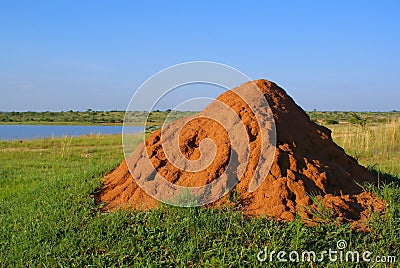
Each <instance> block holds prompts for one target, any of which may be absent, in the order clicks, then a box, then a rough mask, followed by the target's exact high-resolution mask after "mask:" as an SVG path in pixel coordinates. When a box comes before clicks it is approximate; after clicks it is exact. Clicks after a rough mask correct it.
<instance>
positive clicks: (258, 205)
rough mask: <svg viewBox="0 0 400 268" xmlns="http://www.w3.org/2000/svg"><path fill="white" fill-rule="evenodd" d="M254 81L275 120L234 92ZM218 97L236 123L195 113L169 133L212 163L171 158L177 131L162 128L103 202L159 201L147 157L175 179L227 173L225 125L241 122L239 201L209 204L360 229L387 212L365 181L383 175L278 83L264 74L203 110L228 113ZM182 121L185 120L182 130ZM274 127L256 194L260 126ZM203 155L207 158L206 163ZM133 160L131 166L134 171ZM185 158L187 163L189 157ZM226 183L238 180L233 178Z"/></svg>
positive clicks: (110, 177) (193, 180) (113, 177)
mask: <svg viewBox="0 0 400 268" xmlns="http://www.w3.org/2000/svg"><path fill="white" fill-rule="evenodd" d="M253 87H258V89H259V90H260V91H261V92H262V94H263V95H264V97H265V99H266V100H267V101H268V103H269V106H270V109H269V110H267V112H266V114H265V117H266V118H268V111H270V112H271V113H272V114H270V116H273V118H274V124H273V123H271V122H270V121H268V120H266V123H265V122H264V123H260V122H259V120H258V121H257V120H256V118H255V115H254V113H253V112H252V111H251V109H250V108H249V106H248V105H247V104H246V103H245V102H244V101H243V100H242V99H241V97H239V96H238V94H236V93H235V92H246V91H248V92H250V90H249V89H250V88H253ZM241 96H242V95H241ZM218 102H219V103H221V102H222V103H224V104H226V105H227V106H229V107H230V109H232V110H233V111H234V112H235V113H236V115H237V116H238V118H239V119H240V121H238V120H236V119H235V118H231V119H232V120H231V121H229V116H227V117H226V118H224V120H227V121H229V122H231V123H230V124H231V125H230V126H228V127H226V126H222V125H221V124H220V123H219V122H216V121H214V120H212V119H209V118H207V117H206V116H205V117H201V116H200V117H197V118H195V116H194V117H190V118H183V119H180V120H178V121H175V122H172V123H170V124H169V125H168V126H167V128H169V130H170V131H171V132H169V133H179V135H178V139H179V150H180V152H181V153H182V154H183V155H184V156H185V158H186V159H188V160H191V161H192V162H196V161H195V160H199V159H201V158H202V157H201V156H202V153H204V152H210V153H209V155H212V156H213V161H211V162H210V163H209V165H208V166H207V167H206V168H204V169H202V170H200V171H198V172H196V171H185V170H187V169H185V170H183V169H182V168H178V167H177V165H173V164H172V163H170V161H169V160H168V159H169V158H168V159H167V157H166V152H165V151H164V149H163V148H166V147H165V146H164V147H163V146H162V140H164V142H167V141H169V140H172V138H173V137H172V136H171V135H173V134H170V136H168V135H166V136H164V133H163V136H162V137H163V139H161V133H162V132H161V130H158V131H156V132H154V133H153V134H152V135H151V136H150V137H149V138H148V139H147V140H146V142H145V143H143V144H141V145H139V146H138V147H137V148H136V150H135V151H134V153H133V154H132V155H131V156H130V157H129V158H127V159H126V161H125V160H124V161H122V163H121V164H120V165H119V166H118V167H117V168H116V169H115V170H114V171H112V172H110V173H109V174H107V175H106V177H105V178H104V185H103V187H102V190H101V192H100V193H99V195H98V196H97V198H98V200H99V201H100V202H103V203H104V204H105V205H104V207H103V209H104V210H112V209H115V208H118V207H122V208H131V209H142V210H145V209H150V208H154V207H157V206H158V205H159V203H160V202H159V201H157V200H156V199H154V198H153V197H151V196H150V195H148V194H147V193H146V192H145V191H144V190H142V188H141V187H139V185H138V183H139V184H140V182H141V181H147V182H148V181H152V180H154V176H155V174H154V172H153V168H152V167H151V166H149V164H146V161H147V162H149V161H148V160H149V158H148V156H149V157H150V162H151V164H152V166H154V168H155V169H156V170H157V173H158V174H159V175H161V176H163V177H164V178H165V179H166V180H167V181H169V182H172V183H174V184H176V185H182V186H191V187H194V186H203V185H206V184H207V183H210V182H212V181H214V180H216V178H218V177H219V176H220V175H221V174H223V173H224V172H225V171H226V169H227V164H228V162H229V160H230V158H231V157H232V151H231V149H232V146H233V144H232V140H231V137H230V136H229V135H228V134H227V131H226V129H232V128H234V127H235V126H236V125H238V124H240V125H242V126H244V127H245V131H246V132H247V137H246V139H247V143H248V147H247V149H246V148H244V149H241V150H242V151H240V150H238V151H235V153H237V156H236V157H237V158H238V159H239V162H240V163H241V161H242V160H243V159H240V158H243V157H247V162H246V161H245V162H246V165H245V166H244V167H242V169H243V172H242V173H241V176H240V180H239V182H238V183H237V185H236V186H235V188H234V191H233V192H235V193H236V194H237V197H236V199H235V200H234V201H232V198H230V197H231V196H232V191H231V193H230V194H226V195H225V196H224V197H222V198H221V199H220V200H218V201H217V202H213V203H211V204H208V205H206V206H207V207H218V206H221V205H233V206H235V207H236V208H237V209H239V210H240V211H241V212H242V213H243V214H245V215H248V216H267V217H270V218H275V219H278V220H281V221H293V220H294V219H295V217H296V215H297V216H299V217H300V218H301V219H302V220H303V221H304V222H306V223H307V224H316V223H318V222H338V223H339V222H350V223H352V225H353V226H354V227H359V228H364V227H365V225H364V223H365V222H366V220H367V219H368V217H370V215H371V212H377V213H378V214H379V213H382V212H383V211H384V209H385V204H384V202H383V201H382V200H380V199H379V198H378V197H376V196H375V195H374V194H372V193H371V192H366V191H364V190H363V188H362V187H361V186H359V185H363V184H364V183H372V184H374V183H376V182H377V178H376V177H374V175H372V174H371V173H370V172H369V171H368V170H367V169H366V168H364V167H362V166H361V165H359V164H358V162H357V161H356V159H354V158H352V157H351V156H349V155H347V154H346V153H345V151H344V150H343V149H342V148H341V147H339V146H338V145H337V144H335V143H334V142H333V140H332V137H331V131H330V130H329V129H327V128H325V127H323V126H320V125H318V124H316V123H314V122H312V121H311V120H310V118H309V116H308V115H307V114H306V113H305V112H304V111H303V110H302V109H301V108H300V107H299V106H298V105H297V104H296V103H295V102H294V101H293V99H292V98H291V97H290V96H288V95H287V94H286V92H285V91H284V90H283V89H282V88H280V87H279V86H277V85H276V84H275V83H273V82H270V81H267V80H263V79H262V80H256V81H252V82H248V83H245V84H243V85H241V86H240V87H237V88H235V89H232V90H229V91H226V92H225V93H223V94H222V95H220V96H219V97H218V98H217V100H216V101H214V102H213V103H211V104H210V105H209V106H208V107H207V108H206V109H205V110H204V111H202V112H201V113H200V115H210V114H214V115H215V114H223V113H221V110H220V109H221V107H220V105H217V103H218ZM227 121H224V122H227ZM268 122H270V123H268ZM183 124H186V125H185V127H184V128H182V129H181V127H182V125H183ZM274 125H275V128H276V144H274V143H271V144H272V145H270V148H269V149H271V148H272V150H273V153H272V154H270V156H271V157H272V158H271V160H272V161H271V167H270V169H269V172H268V173H267V174H266V175H265V176H264V177H263V178H262V179H263V180H262V183H260V185H259V187H258V188H257V189H256V190H255V191H252V192H250V191H249V190H248V189H249V186H250V183H251V181H252V178H253V177H254V175H255V172H256V168H257V165H258V163H259V161H260V157H261V156H260V154H261V151H262V149H263V148H262V146H264V145H263V141H262V138H261V135H260V133H261V130H262V129H261V128H265V129H266V130H267V131H266V133H269V134H268V135H269V136H268V138H271V137H274V135H275V134H274V132H273V130H274V128H273V126H274ZM204 139H211V140H212V141H214V145H213V146H211V145H210V144H209V143H205V145H204V144H202V141H204ZM211 152H212V153H211ZM270 152H271V151H270ZM169 155H170V154H169ZM203 160H204V159H203ZM264 160H265V161H267V160H266V159H261V163H262V161H264ZM204 161H206V162H207V161H208V160H207V159H206V160H204ZM204 161H203V163H200V164H204ZM197 162H202V161H197ZM128 164H129V166H130V167H132V169H131V170H132V174H131V172H130V171H129V169H128ZM181 164H182V165H183V166H185V163H181ZM178 166H179V165H178ZM180 167H182V166H180ZM132 175H133V176H132ZM134 178H135V179H134ZM223 182H224V183H225V184H229V183H232V181H231V179H230V178H229V176H228V177H227V178H226V180H225V181H223ZM236 182H237V181H236ZM236 182H233V183H236ZM154 183H155V184H154V185H156V183H157V180H154ZM154 185H153V186H154ZM220 190H221V187H219V188H218V187H217V188H216V191H217V192H216V193H215V194H216V195H218V194H221V192H218V191H220ZM156 191H163V192H168V191H169V189H167V187H164V188H162V189H157V190H156Z"/></svg>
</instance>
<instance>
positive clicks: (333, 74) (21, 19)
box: [0, 0, 400, 111]
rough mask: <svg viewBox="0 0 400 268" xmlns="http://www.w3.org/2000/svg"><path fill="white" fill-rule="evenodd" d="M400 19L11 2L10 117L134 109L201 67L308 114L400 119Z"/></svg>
mask: <svg viewBox="0 0 400 268" xmlns="http://www.w3.org/2000/svg"><path fill="white" fill-rule="evenodd" d="M399 14H400V4H399V2H398V1H198V2H194V1H99V0H96V1H94V0H92V1H89V0H86V1H72V0H69V1H39V0H36V1H19V0H10V1H9V0H3V1H1V2H0V110H1V111H10V110H16V111H25V110H40V111H43V110H55V111H58V110H70V109H73V110H86V109H88V108H91V109H94V110H112V109H118V110H124V109H125V108H126V107H127V105H128V103H129V100H130V98H131V96H132V95H133V93H134V91H135V90H136V89H137V88H138V87H139V86H140V85H141V84H142V83H143V82H144V81H145V80H146V79H147V78H149V77H150V76H151V75H153V74H154V73H156V72H158V71H160V70H162V69H164V68H166V67H169V66H171V65H174V64H178V63H181V62H187V61H196V60H202V61H215V62H220V63H224V64H227V65H230V66H232V67H234V68H237V69H238V70H240V71H241V72H243V73H245V74H246V75H248V76H249V77H250V78H252V79H258V78H266V79H269V80H271V81H274V82H276V83H277V84H279V85H280V86H282V87H283V88H285V89H286V90H287V92H288V93H289V94H290V95H291V96H292V97H293V98H294V99H295V100H296V101H297V103H298V104H299V105H300V106H302V107H303V108H304V109H306V110H312V109H317V110H356V111H360V110H362V111H369V110H371V111H388V110H389V111H390V110H394V109H395V110H400V104H399V103H400V102H399V100H400V80H399V77H400V52H399V48H400V34H399V33H400V16H399ZM214 93H215V92H214ZM218 93H220V92H218ZM149 94H151V93H149ZM182 94H183V96H185V94H188V96H189V95H190V93H185V92H183V93H182ZM210 94H211V93H210ZM172 99H173V98H171V101H172ZM163 105H164V106H162V107H160V108H161V109H162V108H168V107H169V106H171V105H173V103H172V102H171V103H169V101H168V99H166V100H165V101H164V102H163Z"/></svg>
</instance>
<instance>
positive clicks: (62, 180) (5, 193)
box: [0, 121, 400, 267]
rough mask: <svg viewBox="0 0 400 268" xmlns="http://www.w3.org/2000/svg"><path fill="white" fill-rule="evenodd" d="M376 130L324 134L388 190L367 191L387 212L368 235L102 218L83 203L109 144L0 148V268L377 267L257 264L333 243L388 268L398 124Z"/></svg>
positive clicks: (399, 208) (399, 159) (103, 167)
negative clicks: (380, 259)
mask: <svg viewBox="0 0 400 268" xmlns="http://www.w3.org/2000/svg"><path fill="white" fill-rule="evenodd" d="M380 124H381V125H376V126H372V125H371V126H368V124H367V127H368V128H369V131H370V134H366V133H368V132H365V131H361V130H359V127H358V126H355V125H350V124H336V125H329V127H331V128H332V129H333V136H334V138H335V140H337V141H338V142H339V143H340V144H341V145H343V146H344V147H345V148H346V150H348V151H349V152H351V153H352V154H353V155H357V157H358V159H359V161H360V162H361V163H363V164H365V165H370V166H373V168H375V170H378V171H379V172H381V173H387V175H386V176H390V177H391V180H392V182H391V183H390V184H384V183H382V184H381V186H380V188H379V189H373V190H374V191H375V192H376V193H377V194H379V195H380V196H381V197H382V198H383V199H384V200H385V202H386V203H387V204H388V209H387V213H386V217H385V218H378V217H374V218H373V219H372V220H371V221H370V223H369V226H370V229H371V232H369V233H360V232H357V231H354V230H351V229H350V226H348V225H340V226H336V225H334V224H324V225H319V226H317V227H307V226H304V225H303V224H302V223H301V222H300V221H299V220H296V221H294V222H291V223H278V222H276V221H274V220H269V219H266V218H262V217H261V218H251V219H249V218H245V217H243V216H242V215H241V214H240V213H239V212H238V211H236V210H235V209H233V208H221V209H204V208H177V207H169V206H161V208H160V209H159V210H151V211H147V212H135V211H122V210H120V211H115V212H111V213H102V212H100V211H99V210H98V209H97V206H96V204H95V202H94V199H93V197H92V193H93V192H95V191H96V190H97V189H98V188H99V187H100V186H101V183H102V182H101V178H102V177H103V176H104V175H105V174H106V173H107V172H109V171H110V170H112V169H113V168H114V167H115V166H117V165H118V164H119V162H120V161H121V160H122V159H123V154H122V148H121V137H120V136H119V135H110V136H84V137H79V138H75V137H74V138H68V137H65V138H57V139H41V140H33V141H23V142H19V141H9V142H0V267H26V266H32V267H85V266H86V267H90V266H92V267H106V266H107V267H113V266H114V267H120V266H136V267H147V266H149V267H159V266H161V267H176V266H178V267H188V266H189V267H190V266H193V267H220V266H224V267H238V266H239V267H240V266H243V267H249V266H250V267H251V266H255V267H257V266H268V267H370V266H371V267H374V266H375V267H386V266H382V265H379V264H377V263H374V264H367V263H360V264H358V266H357V264H355V263H352V264H345V263H340V262H329V261H328V259H327V258H326V259H325V261H324V262H321V263H319V262H317V263H309V262H304V263H278V262H273V263H270V262H269V261H266V262H263V263H261V262H259V261H258V260H257V254H258V253H259V252H260V251H261V250H264V248H267V249H268V252H271V251H273V250H275V251H280V250H285V251H287V252H290V251H292V250H297V251H299V252H301V251H303V250H308V251H311V250H313V251H316V252H321V251H323V250H328V249H329V248H332V249H333V250H336V241H338V240H342V239H344V240H346V241H347V243H348V249H349V250H352V251H355V250H357V251H360V252H364V251H366V250H369V251H371V252H373V254H374V255H375V256H376V255H382V256H388V255H391V256H396V257H397V261H396V263H394V264H391V265H388V266H387V267H398V265H399V261H400V213H399V212H400V188H399V185H400V184H399V180H400V148H399V142H398V141H399V140H398V126H399V121H397V123H396V122H391V123H388V124H393V125H394V129H395V130H393V132H394V133H395V135H393V136H390V135H391V134H393V133H392V132H390V131H391V130H390V131H389V130H388V131H386V134H384V133H385V131H384V130H383V129H386V128H387V129H391V128H390V126H388V125H386V123H385V124H384V123H380ZM357 131H358V132H357ZM353 133H358V134H353ZM366 135H370V136H369V137H370V141H369V143H368V144H369V147H368V149H367V147H365V146H366V141H365V139H366V138H365V136H366ZM380 135H386V136H380ZM350 137H351V138H352V140H351V141H350V140H349V139H350ZM363 137H364V140H363ZM390 137H394V138H393V140H392V139H391V138H390ZM139 140H140V139H139V137H138V141H139ZM363 146H364V147H363ZM382 150H383V151H385V153H381V151H382Z"/></svg>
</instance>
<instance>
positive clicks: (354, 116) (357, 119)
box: [349, 112, 367, 128]
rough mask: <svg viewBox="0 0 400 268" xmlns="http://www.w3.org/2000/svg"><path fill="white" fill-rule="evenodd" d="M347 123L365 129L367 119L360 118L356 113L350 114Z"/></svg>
mask: <svg viewBox="0 0 400 268" xmlns="http://www.w3.org/2000/svg"><path fill="white" fill-rule="evenodd" d="M349 115H350V119H349V122H350V123H352V124H355V125H360V126H361V127H362V128H365V126H366V125H367V118H361V117H360V116H359V115H358V114H357V113H355V112H350V113H349Z"/></svg>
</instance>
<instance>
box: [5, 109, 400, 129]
mask: <svg viewBox="0 0 400 268" xmlns="http://www.w3.org/2000/svg"><path fill="white" fill-rule="evenodd" d="M195 113H196V112H190V111H186V112H185V111H173V112H172V113H171V110H167V111H159V110H156V111H152V112H151V113H150V114H149V117H148V118H147V115H148V113H146V112H139V111H137V112H129V122H130V123H131V124H135V125H144V123H145V122H146V119H147V124H148V125H149V126H151V125H153V126H155V125H158V126H160V125H162V123H163V122H164V120H165V118H166V117H167V116H169V117H170V118H169V120H176V119H178V118H181V117H184V116H188V115H193V114H195ZM308 115H309V116H310V118H311V120H313V121H315V122H318V123H320V124H327V125H334V124H339V123H353V124H360V122H366V123H385V122H387V121H388V120H390V118H392V117H396V116H399V115H400V112H397V111H392V112H358V113H354V112H318V111H312V112H308ZM124 117H125V111H93V110H91V109H88V110H86V111H84V112H83V111H72V110H70V111H67V112H49V111H47V112H0V124H42V125H122V123H123V120H124Z"/></svg>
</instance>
